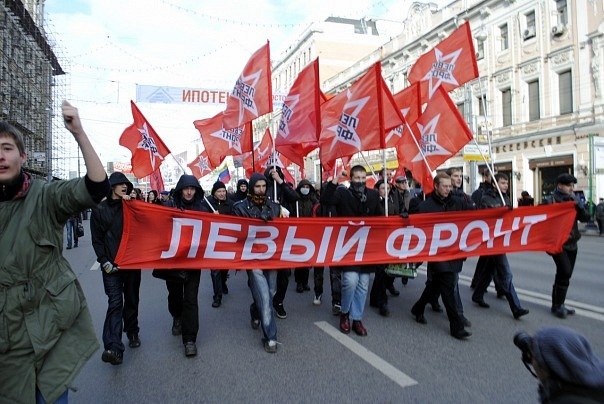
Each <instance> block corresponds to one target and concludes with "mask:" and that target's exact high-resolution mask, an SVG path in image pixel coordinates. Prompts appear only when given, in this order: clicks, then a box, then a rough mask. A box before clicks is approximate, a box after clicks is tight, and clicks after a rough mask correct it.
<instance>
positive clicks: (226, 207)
mask: <svg viewBox="0 0 604 404" xmlns="http://www.w3.org/2000/svg"><path fill="white" fill-rule="evenodd" d="M206 199H207V200H204V201H203V202H202V203H201V209H202V211H203V212H209V213H213V212H214V211H213V210H212V208H211V207H210V206H209V205H208V202H209V203H210V204H212V207H213V208H214V209H215V210H217V211H218V213H219V214H221V215H232V214H233V201H232V200H231V199H230V198H227V199H226V200H225V201H221V200H219V199H217V198H215V197H214V196H212V195H210V196H208V197H207V198H206Z"/></svg>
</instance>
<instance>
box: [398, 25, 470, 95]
mask: <svg viewBox="0 0 604 404" xmlns="http://www.w3.org/2000/svg"><path fill="white" fill-rule="evenodd" d="M476 77H478V64H477V62H476V52H475V51H474V43H473V42H472V30H471V29H470V23H469V22H466V23H465V24H463V25H462V26H461V27H459V28H457V29H456V30H455V31H453V32H452V33H451V35H449V36H448V37H447V38H445V39H444V40H443V41H442V42H440V43H439V44H438V45H436V46H435V47H434V49H432V50H431V51H429V52H428V53H424V54H423V55H422V56H420V58H419V59H417V61H416V62H415V64H414V65H413V67H412V68H411V70H410V71H409V83H415V82H420V84H421V87H422V88H421V91H422V101H423V102H427V101H428V100H429V99H430V98H432V96H433V95H434V93H435V92H436V90H437V89H438V88H440V87H443V88H444V89H445V90H446V91H447V92H448V91H451V90H453V89H454V88H457V87H459V86H461V85H462V84H464V83H466V82H468V81H470V80H472V79H475V78H476Z"/></svg>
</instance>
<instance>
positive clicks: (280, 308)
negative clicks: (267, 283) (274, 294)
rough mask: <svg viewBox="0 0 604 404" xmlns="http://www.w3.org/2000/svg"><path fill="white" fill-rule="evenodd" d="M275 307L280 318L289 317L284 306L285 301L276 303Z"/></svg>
mask: <svg viewBox="0 0 604 404" xmlns="http://www.w3.org/2000/svg"><path fill="white" fill-rule="evenodd" d="M273 307H274V308H275V312H276V313H277V317H278V318H280V319H284V318H287V312H286V311H285V308H284V307H283V303H279V304H274V305H273Z"/></svg>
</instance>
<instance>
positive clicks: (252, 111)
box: [222, 41, 273, 129]
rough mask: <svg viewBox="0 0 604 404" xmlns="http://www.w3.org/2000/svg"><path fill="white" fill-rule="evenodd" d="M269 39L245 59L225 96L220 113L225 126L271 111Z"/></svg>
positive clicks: (240, 124)
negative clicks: (222, 111)
mask: <svg viewBox="0 0 604 404" xmlns="http://www.w3.org/2000/svg"><path fill="white" fill-rule="evenodd" d="M271 81H272V78H271V56H270V46H269V42H268V41H267V42H266V45H264V46H262V47H261V48H260V49H258V50H257V51H256V52H255V53H254V54H253V55H252V57H250V59H249V60H248V62H247V64H246V65H245V67H244V68H243V72H241V75H240V76H239V78H238V79H237V82H236V83H235V87H233V91H232V92H231V93H230V94H229V98H228V99H227V105H226V109H225V111H224V115H223V117H222V124H223V126H224V128H225V129H234V128H239V127H241V126H243V125H244V124H246V123H248V122H251V121H252V120H254V119H256V118H258V117H259V116H262V115H264V114H268V113H269V112H272V111H273V92H272V87H271V84H272V83H271Z"/></svg>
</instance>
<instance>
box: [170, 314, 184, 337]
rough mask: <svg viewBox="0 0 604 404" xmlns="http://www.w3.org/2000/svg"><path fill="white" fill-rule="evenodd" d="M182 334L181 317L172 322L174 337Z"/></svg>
mask: <svg viewBox="0 0 604 404" xmlns="http://www.w3.org/2000/svg"><path fill="white" fill-rule="evenodd" d="M181 334H182V320H181V319H180V318H179V317H174V320H173V321H172V335H181Z"/></svg>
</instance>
